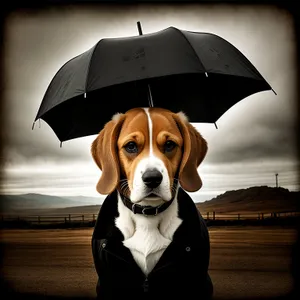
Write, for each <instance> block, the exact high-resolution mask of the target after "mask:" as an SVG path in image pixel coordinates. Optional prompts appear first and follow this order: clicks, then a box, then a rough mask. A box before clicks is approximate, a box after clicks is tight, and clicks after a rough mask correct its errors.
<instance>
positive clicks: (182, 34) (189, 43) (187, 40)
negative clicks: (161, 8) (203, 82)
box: [172, 27, 208, 77]
mask: <svg viewBox="0 0 300 300" xmlns="http://www.w3.org/2000/svg"><path fill="white" fill-rule="evenodd" d="M172 28H174V29H175V30H176V31H177V32H179V33H180V35H181V36H183V38H184V39H185V40H186V42H187V43H188V45H189V46H190V48H191V49H192V51H193V53H194V54H195V56H196V57H197V59H198V61H199V63H200V64H201V66H202V68H203V70H204V73H205V75H206V77H208V74H207V71H206V68H205V67H204V64H203V63H202V61H201V59H200V57H199V55H198V54H197V52H196V51H195V49H194V47H193V46H192V44H191V42H190V41H189V39H188V38H187V37H186V36H185V35H184V33H183V32H182V31H181V30H179V29H178V28H176V27H172Z"/></svg>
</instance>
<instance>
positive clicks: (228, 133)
mask: <svg viewBox="0 0 300 300" xmlns="http://www.w3.org/2000/svg"><path fill="white" fill-rule="evenodd" d="M137 21H141V23H142V28H143V33H144V34H145V33H152V32H155V31H159V30H162V29H164V28H167V27H169V26H174V27H177V28H179V29H183V30H191V31H200V32H201V31H202V32H211V33H215V34H217V35H219V36H221V37H223V38H225V39H227V40H228V41H229V42H230V43H232V44H233V45H235V46H236V47H237V48H238V49H239V50H240V51H241V52H242V53H243V54H244V55H245V56H246V57H247V58H248V59H249V60H250V61H251V62H252V63H253V65H254V66H255V67H256V68H257V69H258V71H259V72H260V73H261V74H262V75H263V77H264V78H265V79H266V80H267V81H268V83H269V84H270V85H271V86H272V87H273V89H274V90H275V91H276V92H277V96H276V95H274V93H273V92H271V91H265V92H260V93H257V94H255V95H252V96H249V97H248V98H246V99H244V100H243V101H241V102H239V103H238V104H236V105H235V106H234V107H232V108H231V109H230V110H229V111H227V112H226V113H225V114H224V115H223V116H222V117H221V118H220V119H219V120H218V122H217V124H218V129H216V128H215V127H214V125H213V124H199V123H197V124H196V123H194V125H195V126H196V127H197V129H198V130H199V131H200V132H201V133H202V135H203V136H204V138H205V139H206V140H207V142H208V146H209V151H208V154H207V156H206V158H205V160H204V162H203V163H202V165H201V166H200V168H199V172H200V174H201V177H202V179H203V188H202V189H201V190H200V191H199V193H196V194H197V195H200V196H199V197H198V198H197V199H198V200H200V199H201V200H208V199H211V198H212V197H214V196H216V195H218V194H220V193H223V192H225V191H226V190H232V189H239V188H247V187H249V186H254V185H268V186H275V173H278V174H279V175H278V181H279V185H280V186H282V187H285V188H288V189H290V190H298V189H299V185H297V183H298V174H297V170H299V159H298V157H297V153H296V121H297V115H296V100H297V94H296V93H297V90H296V72H297V69H296V63H295V58H296V49H295V36H294V34H295V33H294V27H293V19H292V18H291V16H290V15H289V14H288V13H287V12H285V11H281V10H279V9H275V8H274V7H272V6H270V7H263V6H261V5H260V6H259V7H256V6H253V5H252V6H245V5H243V6H241V7H238V6H237V5H234V6H224V5H222V6H221V5H214V6H203V5H181V6H172V5H159V6H155V5H152V6H149V5H148V6H146V5H128V4H127V5H126V6H123V7H119V6H117V5H114V6H110V7H105V6H97V7H93V8H91V7H86V8H84V7H82V6H81V7H79V8H78V7H76V6H69V7H67V8H63V7H60V8H59V9H48V10H46V11H44V12H39V11H34V12H33V13H30V12H27V13H26V14H25V13H22V12H14V13H12V14H11V15H9V16H8V17H7V19H6V24H5V25H6V27H5V35H4V49H3V50H4V67H5V69H4V74H5V77H4V79H5V82H4V93H3V95H4V112H5V117H6V119H5V122H4V124H5V128H4V130H3V132H2V134H3V136H2V138H3V141H4V143H3V145H4V149H3V150H4V159H3V163H4V165H3V170H2V174H1V179H2V181H1V190H0V192H1V193H6V194H21V193H44V194H49V195H86V196H99V194H97V192H96V189H95V187H96V183H97V181H98V178H99V176H100V171H99V169H98V168H97V166H96V165H95V164H94V161H93V159H92V157H91V155H90V145H91V143H92V141H93V140H94V139H95V137H96V136H90V137H85V138H80V139H75V140H71V141H67V142H64V143H63V147H62V148H60V145H59V140H58V139H57V137H56V135H55V134H54V132H53V131H52V129H51V128H50V127H49V126H48V125H47V124H46V123H45V122H43V121H41V122H40V128H39V122H37V123H36V124H35V128H34V130H32V129H31V126H32V123H33V120H34V118H35V116H36V113H37V111H38V108H39V105H40V103H41V100H42V98H43V96H44V93H45V91H46V89H47V87H48V84H49V83H50V81H51V79H52V78H53V76H54V75H55V73H56V72H57V71H58V69H59V68H60V67H61V66H62V65H63V64H64V63H65V62H66V61H67V60H69V59H71V58H72V57H74V56H76V55H78V54H81V53H82V52H84V51H86V50H88V49H90V48H91V47H92V46H94V45H95V44H96V43H97V42H98V41H99V40H100V39H102V38H108V37H126V36H132V35H137V34H138V31H137V26H136V22H137Z"/></svg>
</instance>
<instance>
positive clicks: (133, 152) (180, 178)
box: [91, 107, 213, 299]
mask: <svg viewBox="0 0 300 300" xmlns="http://www.w3.org/2000/svg"><path fill="white" fill-rule="evenodd" d="M207 148H208V147H207V142H206V141H205V139H204V138H203V137H202V136H201V134H200V133H199V132H198V131H197V130H196V129H195V128H194V127H193V126H192V125H191V124H190V123H189V121H188V117H187V116H186V115H185V114H184V113H183V112H179V113H173V112H171V111H169V110H167V109H163V108H153V107H151V108H133V109H131V110H129V111H127V112H126V113H124V114H121V113H118V114H115V115H114V116H113V117H112V119H111V120H110V121H109V122H108V123H106V125H105V126H104V128H103V129H102V130H101V131H100V133H99V135H98V136H97V138H96V139H95V140H94V142H93V143H92V146H91V154H92V157H93V159H94V161H95V163H96V164H97V166H98V167H99V169H100V170H101V171H102V173H101V176H100V179H99V181H98V183H97V187H96V189H97V191H98V192H99V193H100V194H104V195H108V196H107V198H106V199H105V201H104V203H103V204H102V206H101V209H100V211H99V215H98V218H97V222H96V224H95V227H94V232H93V237H92V251H93V258H94V265H95V268H96V271H97V274H98V282H97V289H96V290H97V296H98V297H99V298H100V299H117V298H118V297H120V296H125V298H126V297H127V296H128V297H130V298H131V299H148V298H149V299H151V298H152V297H154V296H155V297H156V299H157V297H158V295H159V296H161V297H162V299H164V298H165V297H166V296H171V295H176V296H179V295H182V296H185V297H186V296H188V295H194V293H195V292H196V293H198V294H199V295H200V294H201V295H202V297H201V299H210V298H211V297H212V293H213V285H212V282H211V280H210V276H209V274H208V266H209V252H210V245H209V234H208V230H207V227H206V224H205V222H204V220H203V218H202V216H201V214H200V213H199V211H198V209H197V208H196V206H195V204H194V202H193V201H192V199H191V198H190V196H189V195H188V193H187V192H194V191H197V190H199V189H200V188H201V186H202V181H201V178H200V176H199V173H198V170H197V168H198V167H199V165H200V164H201V162H202V161H203V159H204V157H205V156H206V153H207ZM194 272H195V274H194ZM141 297H142V298H141ZM191 297H192V296H191ZM193 297H194V296H193Z"/></svg>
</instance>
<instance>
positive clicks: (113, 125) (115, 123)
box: [91, 114, 125, 195]
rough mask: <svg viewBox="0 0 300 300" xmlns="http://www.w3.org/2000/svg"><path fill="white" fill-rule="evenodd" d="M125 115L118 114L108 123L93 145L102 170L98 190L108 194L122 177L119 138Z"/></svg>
mask: <svg viewBox="0 0 300 300" xmlns="http://www.w3.org/2000/svg"><path fill="white" fill-rule="evenodd" d="M124 119H125V115H122V114H118V115H117V117H113V119H112V120H111V121H109V122H108V123H106V125H105V126H104V128H103V129H102V130H101V131H100V133H99V135H98V137H97V138H96V139H95V140H94V142H93V143H92V146H91V153H92V156H93V158H94V161H95V163H96V164H97V165H98V167H99V168H100V170H101V171H102V174H101V177H100V179H99V181H98V183H97V191H98V192H99V193H100V194H103V195H107V194H110V193H111V192H113V191H114V190H115V189H116V187H117V185H118V182H119V179H120V167H119V159H118V153H117V140H118V136H119V133H120V130H121V127H122V124H123V122H124Z"/></svg>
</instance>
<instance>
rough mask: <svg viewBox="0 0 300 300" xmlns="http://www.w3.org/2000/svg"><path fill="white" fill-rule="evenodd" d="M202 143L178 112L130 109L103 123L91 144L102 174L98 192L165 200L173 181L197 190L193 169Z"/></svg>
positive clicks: (200, 155) (204, 145) (203, 152)
mask: <svg viewBox="0 0 300 300" xmlns="http://www.w3.org/2000/svg"><path fill="white" fill-rule="evenodd" d="M206 152H207V143H206V141H205V140H204V139H203V137H202V136H201V135H200V133H199V132H198V131H197V130H196V129H195V128H194V127H193V126H192V125H191V124H190V123H189V122H188V119H187V117H186V116H185V115H184V114H183V113H182V112H179V113H173V112H171V111H169V110H166V109H161V108H134V109H131V110H129V111H127V112H126V113H125V114H116V115H114V116H113V118H112V120H111V121H109V122H108V123H106V125H105V126H104V128H103V129H102V130H101V131H100V133H99V135H98V137H97V138H96V139H95V140H94V142H93V143H92V147H91V153H92V156H93V158H94V160H95V162H96V164H97V165H98V167H99V168H100V169H101V171H102V174H101V177H100V180H99V182H98V184H97V191H98V192H99V193H100V194H110V193H111V192H113V191H114V190H115V189H118V190H119V192H120V193H122V194H123V195H124V196H126V197H128V198H129V199H130V200H131V201H132V202H134V203H138V202H140V201H142V200H159V199H160V200H163V201H169V200H171V199H172V198H173V197H174V194H175V192H176V190H177V186H178V183H179V184H180V186H181V187H182V188H183V189H184V190H186V191H188V192H193V191H197V190H199V189H200V188H201V186H202V181H201V179H200V176H199V174H198V171H197V168H198V166H199V165H200V163H201V162H202V160H203V159H204V157H205V155H206Z"/></svg>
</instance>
